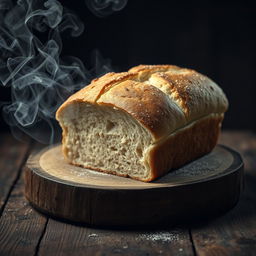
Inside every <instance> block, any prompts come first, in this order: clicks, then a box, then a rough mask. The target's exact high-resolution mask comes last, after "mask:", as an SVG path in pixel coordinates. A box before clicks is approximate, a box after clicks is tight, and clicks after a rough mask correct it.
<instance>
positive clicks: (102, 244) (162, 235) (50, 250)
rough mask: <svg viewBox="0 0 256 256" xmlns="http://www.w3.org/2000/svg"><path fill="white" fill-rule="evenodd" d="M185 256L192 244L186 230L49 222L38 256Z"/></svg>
mask: <svg viewBox="0 0 256 256" xmlns="http://www.w3.org/2000/svg"><path fill="white" fill-rule="evenodd" d="M73 253H75V255H97V256H103V255H131V256H133V255H141V256H146V255H147V256H151V255H181V256H182V255H184V256H185V255H186V256H190V255H191V256H192V255H194V254H193V250H192V244H191V242H190V238H189V234H188V231H187V230H186V229H184V228H183V229H182V228H172V229H166V230H151V231H150V230H149V231H133V230H111V229H109V230H105V229H93V228H86V227H81V226H80V227H78V226H74V225H71V224H67V223H61V222H59V221H55V220H52V219H50V220H49V223H48V225H47V229H46V232H45V235H44V238H43V239H42V242H41V244H40V248H39V255H60V256H62V255H63V256H64V255H67V256H69V255H71V254H73Z"/></svg>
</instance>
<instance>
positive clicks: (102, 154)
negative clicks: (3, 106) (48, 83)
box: [56, 65, 228, 181]
mask: <svg viewBox="0 0 256 256" xmlns="http://www.w3.org/2000/svg"><path fill="white" fill-rule="evenodd" d="M227 107H228V101H227V98H226V96H225V94H224V93H223V91H222V90H221V89H220V88H219V87H218V86H217V85H216V84H215V83H214V82H213V81H212V80H210V79H209V78H207V77H206V76H203V75H201V74H199V73H197V72H196V71H194V70H191V69H185V68H179V67H177V66H170V65H155V66H144V65H141V66H138V67H134V68H132V69H130V70H129V71H128V72H124V73H108V74H106V75H104V76H102V77H101V78H97V79H95V80H93V81H92V83H91V84H90V85H89V86H87V87H85V88H83V89H82V90H80V91H78V92H77V93H75V94H74V95H72V96H71V97H70V98H69V99H68V100H67V101H66V102H64V103H63V104H62V106H61V107H60V108H59V109H58V111H57V114H56V117H57V120H58V121H59V123H60V125H61V127H62V129H63V140H62V147H63V153H64V156H65V157H66V159H67V160H68V161H69V162H70V163H71V164H74V165H79V166H83V167H86V168H90V169H93V170H97V171H102V172H106V173H112V174H116V175H120V176H125V177H131V178H133V179H138V180H141V181H152V180H154V179H156V178H158V177H160V176H162V175H164V174H166V173H167V172H169V171H170V170H171V169H173V168H177V167H180V166H182V165H184V164H185V163H187V162H190V161H192V160H193V159H196V158H198V157H200V156H202V155H204V154H206V153H208V152H210V151H211V150H212V149H213V148H214V146H215V145H216V143H217V139H218V135H219V132H220V127H221V122H222V120H223V117H224V112H225V111H226V110H227Z"/></svg>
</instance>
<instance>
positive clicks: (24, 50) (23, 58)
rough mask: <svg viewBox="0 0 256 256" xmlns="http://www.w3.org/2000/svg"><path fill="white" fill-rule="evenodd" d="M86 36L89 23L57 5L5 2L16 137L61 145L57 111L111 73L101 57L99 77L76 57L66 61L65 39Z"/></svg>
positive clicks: (0, 56)
mask: <svg viewBox="0 0 256 256" xmlns="http://www.w3.org/2000/svg"><path fill="white" fill-rule="evenodd" d="M109 1H110V0H109ZM115 8H117V9H118V8H120V7H117V6H116V7H115ZM83 30H84V26H83V23H82V22H81V21H80V20H79V19H78V18H77V17H76V16H75V15H74V14H72V13H71V12H69V11H67V10H66V9H65V8H63V6H62V5H61V4H60V2H58V1H56V0H47V1H31V0H19V1H17V3H16V4H15V5H13V4H12V2H11V1H8V0H6V1H3V0H0V82H1V83H2V85H3V86H9V87H10V89H11V93H12V102H11V103H10V104H5V105H4V106H3V116H4V119H5V120H6V122H7V123H8V124H9V125H10V127H11V130H12V132H13V134H14V135H15V136H16V137H19V135H20V131H22V132H23V133H26V134H28V135H30V136H31V137H33V138H34V139H36V140H38V141H40V142H42V143H53V142H54V141H56V140H59V135H60V133H59V132H57V130H58V129H59V127H58V125H57V123H56V121H55V112H56V110H57V108H58V107H59V106H60V104H61V103H62V102H63V101H64V100H66V98H67V97H68V96H69V95H71V94H72V93H74V92H75V91H77V90H78V89H80V88H81V87H83V86H85V85H86V84H88V83H89V82H90V80H91V79H92V78H93V77H95V76H99V75H102V74H103V73H106V72H109V71H110V66H109V63H108V62H106V61H104V60H103V59H102V57H101V56H99V53H97V52H96V54H95V58H96V62H95V67H94V69H93V72H91V71H90V72H89V71H88V70H87V69H85V67H84V65H83V63H82V62H81V60H79V59H78V58H76V57H70V56H69V57H65V58H60V54H61V50H62V40H61V36H60V34H61V33H62V32H64V31H68V32H69V33H70V35H71V36H72V37H77V36H79V35H80V34H81V33H82V32H83ZM36 35H37V36H36ZM39 35H43V37H44V38H45V37H47V40H45V41H46V42H43V40H40V39H39V37H40V36H39ZM99 61H100V63H99Z"/></svg>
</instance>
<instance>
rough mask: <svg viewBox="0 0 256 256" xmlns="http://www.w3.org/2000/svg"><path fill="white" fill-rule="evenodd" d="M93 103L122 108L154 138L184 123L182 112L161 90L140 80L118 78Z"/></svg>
mask: <svg viewBox="0 0 256 256" xmlns="http://www.w3.org/2000/svg"><path fill="white" fill-rule="evenodd" d="M97 103H98V104H101V105H104V104H108V105H112V106H114V107H117V108H119V109H122V110H124V111H126V112H127V113H129V114H130V115H131V116H133V117H134V118H135V119H136V120H137V121H139V122H140V123H141V124H142V125H143V126H144V127H146V128H147V129H148V130H150V131H151V133H152V134H153V135H154V139H155V140H157V139H159V138H161V137H162V136H165V135H166V134H169V132H170V131H172V130H174V129H175V128H176V127H180V126H182V125H183V124H184V123H185V117H184V114H183V112H182V111H181V110H180V108H178V107H177V105H175V104H170V102H169V99H168V97H167V96H166V95H165V94H164V93H163V92H162V91H160V90H158V89H157V88H155V87H154V86H152V85H148V84H144V83H141V82H135V81H125V82H122V83H120V84H118V85H116V86H114V87H113V88H112V89H111V90H109V91H108V92H107V93H106V94H104V95H102V96H101V98H100V99H99V100H98V101H97ZM170 120H172V121H171V122H170Z"/></svg>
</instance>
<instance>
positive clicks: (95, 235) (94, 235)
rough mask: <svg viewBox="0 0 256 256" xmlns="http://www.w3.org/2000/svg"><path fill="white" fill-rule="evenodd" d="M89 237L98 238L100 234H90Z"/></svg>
mask: <svg viewBox="0 0 256 256" xmlns="http://www.w3.org/2000/svg"><path fill="white" fill-rule="evenodd" d="M88 237H94V238H96V237H98V235H97V234H90V235H88Z"/></svg>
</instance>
